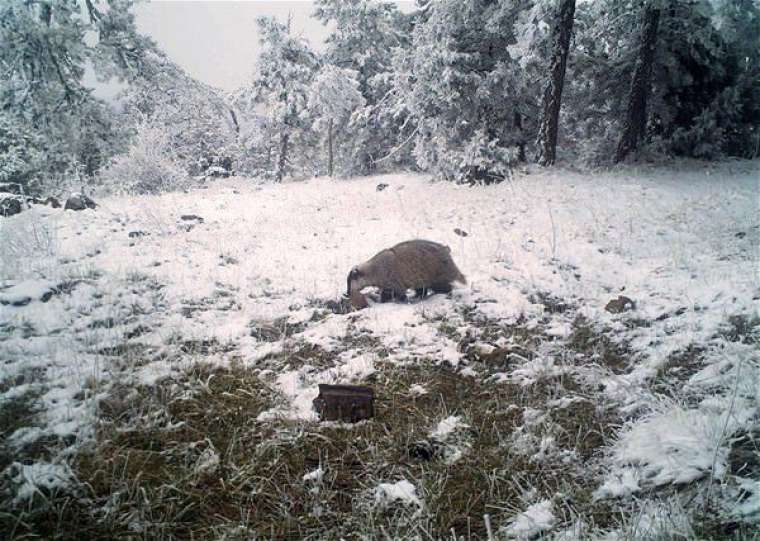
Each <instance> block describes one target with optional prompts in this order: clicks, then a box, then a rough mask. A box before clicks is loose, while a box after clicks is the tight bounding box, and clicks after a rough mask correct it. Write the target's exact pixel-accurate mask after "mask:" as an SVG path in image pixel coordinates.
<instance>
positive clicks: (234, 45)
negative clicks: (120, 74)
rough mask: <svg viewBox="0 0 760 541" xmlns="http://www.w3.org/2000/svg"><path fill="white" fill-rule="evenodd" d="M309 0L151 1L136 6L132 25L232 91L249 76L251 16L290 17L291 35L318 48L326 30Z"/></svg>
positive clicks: (253, 42)
mask: <svg viewBox="0 0 760 541" xmlns="http://www.w3.org/2000/svg"><path fill="white" fill-rule="evenodd" d="M313 10H314V7H313V3H312V2H292V1H285V2H276V1H272V0H269V1H240V0H239V1H212V0H206V1H189V0H184V1H168V0H163V1H154V2H150V3H145V4H138V5H137V6H136V8H135V14H136V16H137V28H138V29H139V30H140V32H142V33H143V34H147V35H148V36H150V37H152V38H153V39H154V40H155V41H156V42H157V43H158V45H159V47H161V49H162V50H163V51H164V52H166V53H167V54H168V55H169V58H171V59H172V60H174V61H175V62H177V64H179V65H180V66H182V67H183V68H184V69H185V70H186V71H187V72H188V73H189V74H190V75H192V76H193V77H195V78H197V79H200V80H201V81H203V82H204V83H208V84H210V85H212V86H216V87H219V88H222V89H225V90H232V89H234V88H238V87H239V86H241V85H243V84H244V83H245V82H247V81H248V80H250V77H251V74H252V72H253V67H254V63H255V59H256V57H257V56H258V51H259V42H258V39H259V37H258V34H257V32H256V24H255V20H256V17H258V16H260V15H273V16H275V17H277V18H278V19H279V20H281V21H285V20H287V17H288V14H290V15H291V16H292V19H291V28H292V30H293V32H294V33H295V34H300V35H302V36H303V37H305V38H307V39H308V40H309V41H310V42H311V44H312V45H313V46H314V47H315V48H317V49H319V48H320V47H321V44H322V42H323V41H324V39H325V37H326V36H327V29H326V28H325V27H324V26H323V25H322V24H321V23H320V22H319V21H317V20H315V19H312V18H311V17H310V15H311V13H312V12H313Z"/></svg>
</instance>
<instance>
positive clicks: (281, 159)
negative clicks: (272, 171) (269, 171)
mask: <svg viewBox="0 0 760 541" xmlns="http://www.w3.org/2000/svg"><path fill="white" fill-rule="evenodd" d="M288 138H289V135H288V134H287V133H284V132H283V133H281V134H280V155H279V156H278V157H277V173H276V176H275V180H276V181H277V182H282V179H283V178H284V177H285V165H286V164H287V163H288Z"/></svg>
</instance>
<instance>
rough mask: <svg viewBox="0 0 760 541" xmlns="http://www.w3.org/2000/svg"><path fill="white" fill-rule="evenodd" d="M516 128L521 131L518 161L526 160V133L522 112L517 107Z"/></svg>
mask: <svg viewBox="0 0 760 541" xmlns="http://www.w3.org/2000/svg"><path fill="white" fill-rule="evenodd" d="M515 129H516V130H517V131H518V132H520V138H519V140H518V142H517V161H519V162H524V161H525V160H526V158H525V134H524V133H523V124H522V114H520V111H518V110H517V109H515Z"/></svg>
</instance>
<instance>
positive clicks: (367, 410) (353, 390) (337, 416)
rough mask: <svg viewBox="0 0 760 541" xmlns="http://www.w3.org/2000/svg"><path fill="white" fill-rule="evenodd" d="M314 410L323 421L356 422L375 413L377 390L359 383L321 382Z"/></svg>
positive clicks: (369, 417)
mask: <svg viewBox="0 0 760 541" xmlns="http://www.w3.org/2000/svg"><path fill="white" fill-rule="evenodd" d="M313 404H314V410H315V411H316V412H317V413H318V414H319V418H320V420H322V421H343V422H345V423H355V422H357V421H361V420H362V419H371V418H372V417H374V415H375V392H374V391H373V390H372V389H371V388H370V387H362V386H359V385H326V384H324V383H320V384H319V395H318V396H317V398H315V399H314V402H313Z"/></svg>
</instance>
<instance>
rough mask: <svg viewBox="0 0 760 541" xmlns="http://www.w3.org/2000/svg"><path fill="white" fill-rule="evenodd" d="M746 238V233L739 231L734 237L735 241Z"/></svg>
mask: <svg viewBox="0 0 760 541" xmlns="http://www.w3.org/2000/svg"><path fill="white" fill-rule="evenodd" d="M746 236H747V233H745V232H744V231H739V232H738V233H737V234H736V235H734V237H736V238H737V239H743V238H744V237H746Z"/></svg>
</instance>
